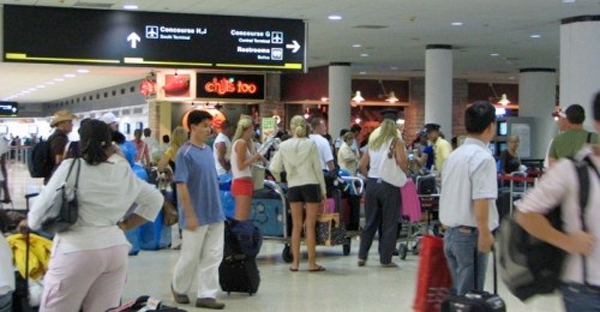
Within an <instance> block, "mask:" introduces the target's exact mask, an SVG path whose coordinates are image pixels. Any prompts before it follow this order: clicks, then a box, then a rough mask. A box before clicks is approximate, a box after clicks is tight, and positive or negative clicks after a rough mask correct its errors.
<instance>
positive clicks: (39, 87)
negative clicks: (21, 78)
mask: <svg viewBox="0 0 600 312" xmlns="http://www.w3.org/2000/svg"><path fill="white" fill-rule="evenodd" d="M45 87H46V86H45V85H38V86H37V88H38V89H44V88H45Z"/></svg>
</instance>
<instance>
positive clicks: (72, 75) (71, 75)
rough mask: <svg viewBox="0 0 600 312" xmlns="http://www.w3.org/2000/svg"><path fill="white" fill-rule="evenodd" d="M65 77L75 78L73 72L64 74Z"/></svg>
mask: <svg viewBox="0 0 600 312" xmlns="http://www.w3.org/2000/svg"><path fill="white" fill-rule="evenodd" d="M64 76H65V77H66V78H75V74H64Z"/></svg>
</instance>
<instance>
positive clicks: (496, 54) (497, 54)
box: [490, 53, 500, 57]
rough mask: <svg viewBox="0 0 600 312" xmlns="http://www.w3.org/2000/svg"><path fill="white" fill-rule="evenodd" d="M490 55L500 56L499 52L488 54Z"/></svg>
mask: <svg viewBox="0 0 600 312" xmlns="http://www.w3.org/2000/svg"><path fill="white" fill-rule="evenodd" d="M490 56H493V57H496V56H500V54H499V53H492V54H490Z"/></svg>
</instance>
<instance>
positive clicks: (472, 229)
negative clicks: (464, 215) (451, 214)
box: [456, 225, 477, 233]
mask: <svg viewBox="0 0 600 312" xmlns="http://www.w3.org/2000/svg"><path fill="white" fill-rule="evenodd" d="M456 228H457V229H458V230H459V231H461V232H468V233H475V232H476V231H477V228H476V227H473V226H466V225H459V226H457V227H456Z"/></svg>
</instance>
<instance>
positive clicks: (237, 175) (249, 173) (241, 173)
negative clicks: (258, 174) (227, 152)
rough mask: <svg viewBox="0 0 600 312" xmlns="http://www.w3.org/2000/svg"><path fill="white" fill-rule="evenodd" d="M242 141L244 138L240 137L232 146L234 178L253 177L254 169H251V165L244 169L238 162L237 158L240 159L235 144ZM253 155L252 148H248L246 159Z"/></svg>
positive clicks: (231, 158) (232, 171)
mask: <svg viewBox="0 0 600 312" xmlns="http://www.w3.org/2000/svg"><path fill="white" fill-rule="evenodd" d="M239 141H242V139H238V140H237V141H235V142H233V145H232V146H231V157H230V161H231V174H232V175H233V178H234V179H238V178H246V177H248V178H251V177H252V171H251V170H250V166H248V167H247V168H246V169H244V170H240V169H239V168H238V164H237V159H238V154H237V152H236V150H235V145H236V144H237V143H238V142H239ZM250 157H252V155H251V154H250V150H248V149H246V159H248V158H250Z"/></svg>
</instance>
